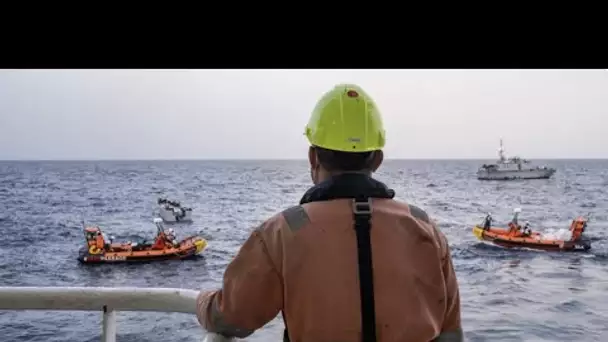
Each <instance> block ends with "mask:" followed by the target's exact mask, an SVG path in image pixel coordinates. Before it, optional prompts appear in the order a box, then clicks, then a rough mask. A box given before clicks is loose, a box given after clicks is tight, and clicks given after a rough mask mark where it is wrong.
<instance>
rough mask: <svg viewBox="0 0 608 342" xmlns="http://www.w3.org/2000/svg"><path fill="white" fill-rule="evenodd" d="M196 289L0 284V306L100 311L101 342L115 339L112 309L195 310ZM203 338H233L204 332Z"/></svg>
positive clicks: (219, 341)
mask: <svg viewBox="0 0 608 342" xmlns="http://www.w3.org/2000/svg"><path fill="white" fill-rule="evenodd" d="M198 294H199V292H198V291H194V290H186V289H171V288H138V287H119V288H115V287H0V310H68V311H102V312H103V319H102V333H101V341H102V342H116V311H156V312H181V313H189V314H196V297H197V295H198ZM203 341H204V342H229V341H233V340H231V339H227V338H225V337H223V336H221V335H216V334H211V333H207V335H206V336H205V339H204V340H203Z"/></svg>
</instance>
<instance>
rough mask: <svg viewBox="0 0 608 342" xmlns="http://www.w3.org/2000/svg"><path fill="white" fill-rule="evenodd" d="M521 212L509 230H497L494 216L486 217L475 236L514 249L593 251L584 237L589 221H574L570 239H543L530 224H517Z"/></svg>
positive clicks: (580, 219) (582, 219)
mask: <svg viewBox="0 0 608 342" xmlns="http://www.w3.org/2000/svg"><path fill="white" fill-rule="evenodd" d="M519 212H521V210H519V211H517V209H516V211H515V216H514V217H513V221H511V222H509V224H508V226H509V228H497V227H493V226H492V216H491V215H490V214H488V216H486V218H485V220H484V223H483V225H482V226H479V225H476V226H475V227H473V235H475V236H476V237H477V238H478V239H479V240H483V241H488V242H491V243H493V244H495V245H498V246H501V247H506V248H513V247H520V248H521V247H525V248H532V249H538V250H544V251H561V252H579V251H588V250H589V249H591V242H590V241H589V240H587V239H585V238H584V237H583V233H584V232H585V229H586V228H587V221H588V220H587V219H586V218H584V217H577V218H575V219H574V220H572V224H571V225H570V232H571V238H570V239H563V240H558V239H550V238H547V237H543V234H541V233H538V232H533V231H531V230H530V229H529V226H528V224H527V223H526V225H525V226H524V227H523V228H522V227H521V226H520V225H518V224H517V214H519Z"/></svg>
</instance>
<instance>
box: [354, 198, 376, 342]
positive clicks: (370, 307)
mask: <svg viewBox="0 0 608 342" xmlns="http://www.w3.org/2000/svg"><path fill="white" fill-rule="evenodd" d="M353 215H354V217H355V233H356V234H357V254H358V259H359V294H360V297H361V329H362V336H363V339H362V342H376V308H375V306H374V271H373V267H372V241H371V228H372V225H371V219H372V200H371V198H361V199H356V200H353Z"/></svg>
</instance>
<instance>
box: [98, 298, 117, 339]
mask: <svg viewBox="0 0 608 342" xmlns="http://www.w3.org/2000/svg"><path fill="white" fill-rule="evenodd" d="M101 342H116V311H114V310H112V309H109V310H108V307H107V306H106V305H104V306H103V318H102V331H101Z"/></svg>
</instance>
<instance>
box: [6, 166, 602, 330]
mask: <svg viewBox="0 0 608 342" xmlns="http://www.w3.org/2000/svg"><path fill="white" fill-rule="evenodd" d="M481 162H482V161H388V162H386V163H385V165H384V166H383V167H382V168H381V170H380V172H379V173H378V174H377V178H378V179H380V180H381V181H384V182H385V183H387V184H388V185H389V186H391V187H392V188H394V189H395V190H396V191H397V197H398V198H399V199H402V200H406V201H410V202H412V203H414V204H417V205H419V206H421V207H423V208H425V209H426V210H427V211H428V212H429V213H430V214H431V215H432V216H433V217H434V218H435V219H436V220H437V221H438V222H439V223H440V227H441V229H442V230H443V231H444V232H445V233H446V235H447V236H448V238H449V242H450V246H451V250H452V254H453V258H454V263H455V267H456V272H457V274H458V278H459V282H460V290H461V295H462V314H463V321H464V322H463V324H464V328H465V330H466V336H467V339H468V340H469V341H608V295H607V290H608V268H606V267H605V266H604V264H605V263H606V255H607V247H606V243H605V242H604V237H605V234H606V233H605V231H606V228H605V227H606V226H607V225H608V216H607V214H606V208H607V207H608V201H607V199H608V197H607V192H608V187H607V186H608V171H607V170H608V161H584V160H583V161H581V160H579V161H547V162H546V163H547V164H549V165H552V166H555V167H556V168H557V169H558V171H557V174H556V175H555V176H554V178H553V179H550V180H530V181H512V182H487V181H486V182H480V181H478V180H476V179H475V177H474V173H475V170H476V168H477V165H479V163H481ZM309 185H310V180H309V173H308V168H307V164H306V162H304V161H158V162H0V232H2V242H1V245H0V246H1V247H0V285H2V286H36V285H38V286H78V285H82V286H143V287H180V288H189V289H210V288H214V287H216V286H218V285H219V284H220V282H221V277H222V272H223V270H224V268H225V267H226V264H227V263H228V262H229V260H230V259H231V257H232V256H233V255H234V254H235V253H236V251H237V250H238V248H239V246H240V244H241V243H242V242H243V241H244V239H245V238H246V237H247V235H248V234H249V232H250V231H251V228H252V227H254V226H255V225H257V224H259V223H260V222H261V221H262V220H263V219H265V218H266V217H268V216H269V215H272V214H274V213H275V212H277V211H280V210H282V209H284V208H286V207H288V206H290V205H292V204H294V203H297V201H298V200H299V198H300V196H301V195H302V193H303V192H304V191H305V190H306V189H307V188H308V187H309ZM159 196H168V197H170V198H173V199H177V200H180V201H182V203H184V204H186V205H190V206H192V207H194V208H195V209H194V210H195V211H194V220H195V221H194V223H192V224H186V225H179V226H174V227H175V228H176V231H177V232H178V234H181V235H182V236H183V235H186V234H191V233H197V232H200V233H201V234H203V236H205V237H206V238H208V239H209V248H208V249H207V251H206V253H205V255H204V257H203V258H199V259H196V260H190V261H167V262H158V263H152V264H145V265H103V266H100V267H91V266H83V265H79V264H78V262H77V261H76V259H75V258H76V253H77V250H78V248H79V247H80V246H81V245H82V244H83V237H82V233H81V223H80V222H81V219H82V218H85V219H86V221H87V222H88V223H91V224H98V225H100V226H101V227H102V228H104V229H105V230H106V231H107V232H109V233H112V234H114V235H115V236H116V237H117V239H132V238H135V237H141V238H143V237H151V236H153V234H154V233H155V227H154V225H153V224H152V219H153V215H154V211H155V208H156V199H157V198H158V197H159ZM516 206H520V207H522V208H523V213H522V214H521V216H520V218H521V219H524V220H529V221H530V222H531V224H532V225H534V226H535V227H536V228H539V227H546V228H567V227H568V226H569V224H570V220H571V219H572V218H573V217H574V216H576V215H579V214H587V213H591V222H590V226H589V235H590V236H592V237H594V238H596V239H597V240H596V241H595V242H594V245H593V250H592V252H591V253H587V254H576V255H574V254H559V253H546V252H533V251H507V250H503V249H501V248H498V247H493V246H488V245H486V244H483V243H480V242H478V241H477V240H475V238H474V237H473V235H472V233H471V226H472V225H473V224H475V223H478V222H480V221H481V220H482V218H483V216H484V214H485V213H486V212H488V211H491V212H492V214H493V215H494V217H495V219H497V220H499V221H502V222H507V221H508V220H509V219H510V215H511V212H512V209H513V208H514V207H516ZM395 262H398V260H396V261H395ZM100 322H101V314H100V313H87V312H44V311H39V312H34V311H28V312H10V311H4V312H0V340H1V341H5V342H8V341H41V342H42V341H44V342H58V341H77V342H81V341H98V340H99V334H100ZM118 324H119V330H118V331H119V336H118V340H119V341H167V342H171V341H182V342H185V341H201V339H202V336H203V335H202V334H203V332H202V330H201V329H200V328H199V327H198V325H197V322H196V319H195V317H193V316H191V315H186V314H162V313H158V314H156V313H119V315H118ZM281 333H282V324H281V321H280V320H278V319H277V320H275V321H273V322H272V323H270V324H268V325H267V326H266V327H265V328H264V329H262V330H260V331H258V332H256V333H255V334H254V335H253V336H252V337H251V338H249V339H247V340H249V341H273V340H275V341H278V340H280V338H281Z"/></svg>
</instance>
